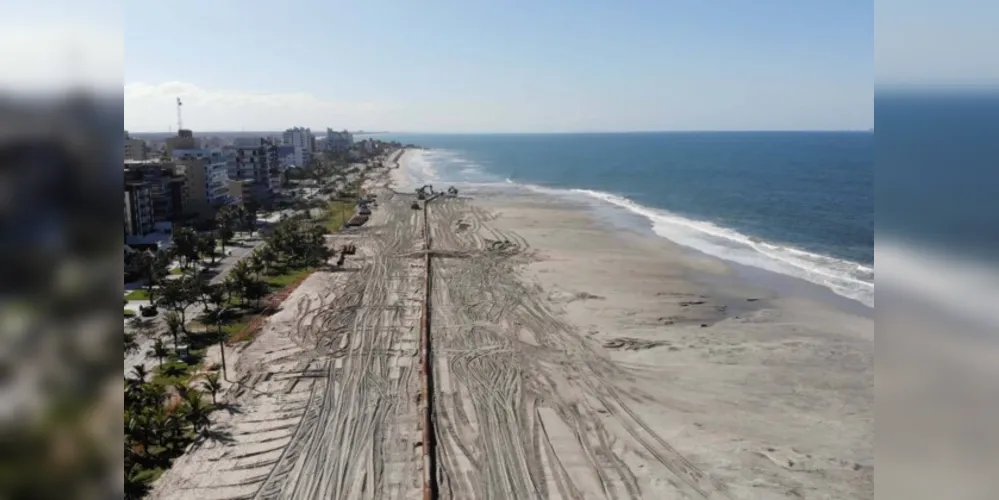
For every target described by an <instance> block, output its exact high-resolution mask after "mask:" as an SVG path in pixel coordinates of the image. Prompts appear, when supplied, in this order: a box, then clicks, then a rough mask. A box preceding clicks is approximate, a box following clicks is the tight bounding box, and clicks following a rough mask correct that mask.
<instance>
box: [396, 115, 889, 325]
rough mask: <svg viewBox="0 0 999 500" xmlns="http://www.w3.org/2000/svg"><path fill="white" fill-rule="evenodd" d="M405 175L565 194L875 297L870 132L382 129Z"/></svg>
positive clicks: (666, 233)
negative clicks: (409, 148) (412, 154)
mask: <svg viewBox="0 0 999 500" xmlns="http://www.w3.org/2000/svg"><path fill="white" fill-rule="evenodd" d="M387 138H391V139H395V140H399V141H402V142H404V143H413V144H416V145H419V146H424V147H427V148H431V149H429V150H427V151H424V152H422V153H421V154H420V155H419V156H418V157H416V158H415V159H414V160H413V161H412V162H411V163H410V165H409V166H410V168H411V170H412V175H413V176H414V177H415V178H414V181H417V182H429V183H432V184H433V183H438V184H455V185H458V186H459V187H460V185H461V184H462V183H467V184H481V183H486V184H495V185H505V186H509V187H510V188H522V189H531V190H534V191H537V192H542V193H547V194H550V195H553V196H571V197H575V198H578V199H580V200H587V201H589V202H592V203H593V204H595V205H602V206H608V207H615V208H617V209H620V210H623V211H627V212H630V213H633V214H635V215H637V216H640V217H642V218H644V220H645V221H647V224H648V227H649V228H650V229H651V230H652V231H653V232H654V233H655V234H657V235H659V236H661V237H663V238H667V239H669V240H672V241H674V242H676V243H679V244H681V245H684V246H687V247H690V248H693V249H696V250H699V251H701V252H704V253H707V254H710V255H713V256H715V257H719V258H722V259H726V260H729V261H733V262H737V263H739V264H743V265H748V266H753V267H757V268H761V269H766V270H769V271H773V272H777V273H781V274H785V275H788V276H792V277H796V278H800V279H803V280H807V281H810V282H812V283H815V284H818V285H821V286H823V287H826V288H828V289H830V290H832V291H833V292H835V293H837V294H839V295H842V296H844V297H848V298H850V299H854V300H857V301H859V302H861V303H863V304H866V305H868V306H871V307H873V305H874V197H873V186H872V182H873V176H874V168H873V162H874V134H873V133H870V132H814V133H813V132H808V133H805V132H800V133H799V132H790V133H784V132H765V133H764V132H752V133H750V132H745V133H744V132H731V133H728V132H726V133H721V132H718V133H627V134H537V135H505V134H504V135H390V136H387Z"/></svg>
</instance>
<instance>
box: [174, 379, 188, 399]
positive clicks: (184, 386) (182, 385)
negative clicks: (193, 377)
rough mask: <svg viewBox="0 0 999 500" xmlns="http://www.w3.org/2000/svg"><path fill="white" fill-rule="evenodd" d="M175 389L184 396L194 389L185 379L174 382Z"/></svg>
mask: <svg viewBox="0 0 999 500" xmlns="http://www.w3.org/2000/svg"><path fill="white" fill-rule="evenodd" d="M173 389H174V390H175V391H177V394H180V397H182V398H186V397H187V394H188V393H190V392H191V391H192V390H193V389H191V386H190V385H189V384H188V383H187V382H185V381H183V380H178V381H176V382H174V384H173Z"/></svg>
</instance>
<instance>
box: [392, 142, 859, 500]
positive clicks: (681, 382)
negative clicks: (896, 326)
mask: <svg viewBox="0 0 999 500" xmlns="http://www.w3.org/2000/svg"><path fill="white" fill-rule="evenodd" d="M407 159H408V158H407V157H405V156H404V157H403V158H402V159H401V162H400V163H401V166H402V168H400V169H399V170H404V169H405V168H406V163H407ZM403 174H405V172H399V173H394V174H393V179H394V180H405V177H406V176H405V175H403ZM403 185H405V184H403ZM407 187H408V186H407ZM469 191H470V192H471V193H472V195H471V196H470V201H469V202H468V203H469V204H471V205H477V206H479V207H481V208H484V209H486V210H487V212H489V213H491V214H493V215H492V216H490V218H489V223H490V224H491V225H492V226H493V227H495V228H497V229H498V230H500V231H505V232H510V233H516V234H517V235H518V237H521V238H523V239H524V240H525V241H526V243H527V245H528V246H529V247H530V248H531V252H530V253H531V254H532V257H531V258H530V259H529V260H528V262H526V263H524V264H523V266H522V267H521V268H520V273H521V275H522V277H523V279H525V280H527V282H528V283H532V284H533V285H534V286H536V287H538V289H539V290H540V291H541V292H542V294H543V295H544V296H545V297H546V299H547V302H548V303H549V304H551V306H552V307H553V308H555V309H556V310H560V311H561V313H562V314H563V317H564V318H565V320H566V321H567V322H568V323H569V324H571V325H573V326H574V327H575V329H576V330H577V331H578V332H580V334H582V335H583V336H584V337H585V338H586V341H587V343H589V344H591V345H594V346H595V348H596V349H597V350H598V351H599V352H602V353H604V354H606V355H607V356H608V357H609V359H611V360H613V361H614V362H615V363H617V364H620V365H622V366H629V367H633V368H634V369H635V370H636V373H638V374H643V375H646V376H648V378H647V379H644V377H641V376H640V377H639V378H638V380H640V381H641V380H643V379H644V380H645V381H644V382H638V385H637V387H636V390H637V391H639V392H641V393H644V394H647V395H649V396H650V397H651V398H652V400H654V401H655V402H656V404H652V405H650V407H649V408H639V409H636V411H637V412H639V414H642V415H643V416H644V417H645V418H647V421H648V422H650V423H654V424H653V426H654V427H655V428H657V429H662V430H663V431H664V432H665V433H666V434H670V435H674V434H675V433H677V432H679V433H681V434H680V435H681V436H683V437H675V440H671V444H673V445H674V446H675V447H677V448H678V449H679V448H682V449H683V450H686V451H689V452H690V453H692V454H694V455H695V456H698V457H701V458H702V459H703V460H704V462H705V463H732V462H729V461H731V460H735V461H736V463H739V464H740V465H739V466H737V469H738V470H737V471H733V470H727V471H726V472H727V473H731V475H728V474H725V473H723V475H725V476H727V477H725V479H726V481H725V482H727V483H729V484H730V485H733V486H735V485H741V487H743V488H745V490H743V491H744V493H745V494H746V495H747V496H753V494H754V492H756V491H758V490H757V488H762V487H765V486H763V485H761V484H760V483H761V482H762V483H769V484H768V486H771V487H776V486H777V485H778V484H779V485H781V488H784V491H783V492H787V491H801V492H802V493H803V494H804V496H805V497H806V498H807V497H811V496H813V495H822V496H823V497H824V498H869V497H872V496H873V466H874V447H873V442H874V429H873V418H874V413H873V411H874V410H873V407H874V406H873V398H874V396H873V384H874V377H873V345H874V344H873V335H874V319H873V308H868V306H866V305H864V304H862V303H860V302H856V301H853V300H852V299H848V298H846V297H842V296H839V295H836V294H834V293H833V292H832V291H831V290H828V289H826V288H823V287H821V286H819V285H817V284H814V283H811V282H808V281H805V280H801V279H799V278H795V277H792V276H785V275H781V274H779V273H774V272H771V271H767V270H763V269H757V268H752V267H749V266H743V265H741V264H738V263H733V262H730V261H726V260H723V259H720V258H718V257H714V256H711V255H708V254H706V253H703V252H700V251H698V250H697V249H694V248H689V247H686V246H683V245H680V244H678V243H675V242H673V241H671V240H668V239H666V238H663V237H661V236H658V235H655V234H654V233H652V231H651V230H647V231H635V232H629V231H627V230H625V229H621V228H620V227H615V226H614V224H613V221H610V220H607V219H602V218H601V217H600V215H599V213H597V212H599V210H594V209H592V205H589V204H586V203H583V202H581V201H580V202H573V201H570V200H565V199H559V198H558V197H553V196H550V195H544V194H540V193H525V192H523V190H521V191H519V192H518V191H511V190H503V189H497V190H490V189H486V188H476V189H470V190H469ZM463 194H468V193H463ZM747 272H749V273H757V274H758V276H756V277H753V276H748V279H747V276H746V274H747ZM768 275H769V281H768V279H767V278H766V277H767V276H768ZM761 277H763V278H761ZM775 285H776V286H775ZM803 292H804V293H803ZM662 380H669V381H671V384H669V385H668V386H666V387H664V386H663V385H662V383H661V381H662ZM789 387H793V388H794V389H793V392H790V393H789V392H788V390H789ZM653 408H655V409H653ZM664 408H666V409H667V411H666V413H667V414H669V416H664V415H660V414H658V412H661V411H663V409H664ZM817 422H825V424H822V425H824V426H826V427H827V428H826V429H822V428H816V427H815V426H816V425H817V424H816V423H817ZM788 463H791V464H792V465H788ZM805 469H807V470H812V471H823V473H824V474H825V477H824V479H818V478H802V477H800V476H799V475H797V474H796V473H797V472H798V471H800V470H805ZM774 493H776V491H774ZM739 497H742V495H740V496H739Z"/></svg>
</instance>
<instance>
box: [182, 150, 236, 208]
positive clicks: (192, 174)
mask: <svg viewBox="0 0 999 500" xmlns="http://www.w3.org/2000/svg"><path fill="white" fill-rule="evenodd" d="M173 157H174V161H175V162H176V163H177V167H178V173H180V174H182V175H183V176H184V190H185V192H186V196H187V205H186V207H185V211H186V212H187V213H190V214H193V215H195V216H197V217H199V218H202V219H207V218H211V217H214V215H215V211H216V210H217V209H218V208H219V207H220V206H222V205H225V204H227V203H229V202H230V199H229V183H228V179H229V175H228V163H227V162H226V158H225V156H224V155H223V153H222V151H220V150H215V149H178V150H174V151H173Z"/></svg>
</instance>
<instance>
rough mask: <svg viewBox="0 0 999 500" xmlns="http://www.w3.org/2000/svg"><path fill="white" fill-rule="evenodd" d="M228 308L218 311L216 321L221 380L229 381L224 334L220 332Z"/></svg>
mask: <svg viewBox="0 0 999 500" xmlns="http://www.w3.org/2000/svg"><path fill="white" fill-rule="evenodd" d="M228 309H229V308H228V307H223V308H221V309H219V311H218V313H217V316H216V318H215V319H216V320H217V322H218V326H219V334H218V335H219V352H220V353H221V354H222V380H225V381H227V382H228V381H229V374H228V373H227V372H226V368H225V333H223V331H222V317H223V316H224V315H225V313H226V311H228Z"/></svg>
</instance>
